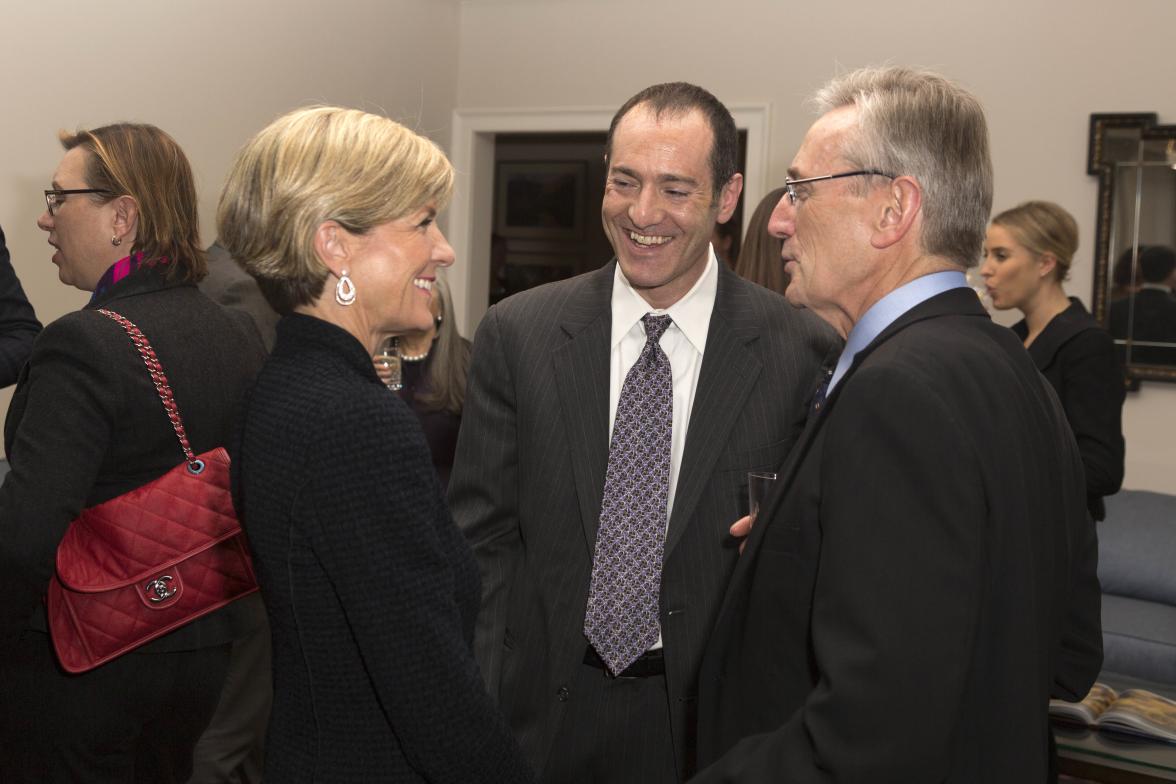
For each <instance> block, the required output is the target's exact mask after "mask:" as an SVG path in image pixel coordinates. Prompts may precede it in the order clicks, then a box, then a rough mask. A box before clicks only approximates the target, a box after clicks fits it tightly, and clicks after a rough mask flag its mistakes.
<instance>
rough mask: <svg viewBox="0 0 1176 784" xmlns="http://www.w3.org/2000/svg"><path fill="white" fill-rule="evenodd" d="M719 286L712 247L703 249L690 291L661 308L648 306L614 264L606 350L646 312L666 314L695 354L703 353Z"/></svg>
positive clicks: (618, 266) (717, 264)
mask: <svg viewBox="0 0 1176 784" xmlns="http://www.w3.org/2000/svg"><path fill="white" fill-rule="evenodd" d="M718 288H719V263H718V259H717V258H716V257H715V251H714V248H713V247H709V246H708V248H707V260H706V269H704V270H703V271H702V275H701V276H700V277H699V278H698V280H697V281H695V283H694V285H693V286H692V287H691V288H690V291H688V292H686V294H685V296H683V297H682V298H681V299H679V300H678V301H677V302H675V303H674V304H673V305H670V307H668V308H666V309H665V310H657V309H655V308H651V307H650V306H649V303H648V302H646V301H645V300H644V299H642V297H641V295H640V294H638V293H637V291H636V289H634V288H633V286H632V284H630V283H629V281H628V279H627V278H625V274H624V273H623V272H621V265H620V264H619V263H618V264H617V268H616V272H615V274H614V278H613V290H612V340H611V341H610V342H609V348H610V350H611V349H612V348H615V347H616V345H617V344H618V343H620V342H621V339H622V338H624V337H625V335H626V333H628V331H629V330H631V329H632V328H633V325H634V324H636V323H637V322H638V321H640V320H641V317H642V316H644V315H645V314H646V313H653V314H657V315H660V314H662V313H665V314H667V315H668V316H669V317H670V318H671V319H673V320H674V324H675V325H676V326H677V327H678V329H680V330H681V331H682V334H684V335H685V336H686V339H687V340H689V341H690V345H692V346H693V347H694V350H695V351H697V352H698V353H699V354H702V353H705V349H706V336H707V333H708V332H709V331H710V318H711V311H712V310H714V307H715V295H716V293H717V292H718Z"/></svg>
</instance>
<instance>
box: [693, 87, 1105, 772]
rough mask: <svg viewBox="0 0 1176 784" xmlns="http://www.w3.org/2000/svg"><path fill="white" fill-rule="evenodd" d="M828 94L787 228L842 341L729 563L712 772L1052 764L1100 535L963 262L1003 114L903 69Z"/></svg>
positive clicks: (1039, 390)
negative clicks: (997, 119)
mask: <svg viewBox="0 0 1176 784" xmlns="http://www.w3.org/2000/svg"><path fill="white" fill-rule="evenodd" d="M817 104H818V106H820V107H821V109H822V110H823V114H822V116H821V117H820V119H818V120H817V122H816V123H815V124H814V125H813V126H812V128H811V129H810V130H809V132H808V134H807V135H806V136H805V139H804V142H803V143H802V145H801V147H800V150H799V151H798V152H797V154H796V157H795V158H794V159H793V162H792V166H791V168H790V169H789V172H788V176H789V179H788V180H787V181H786V186H787V188H788V192H787V194H786V196H785V198H784V199H783V200H781V202H780V205H779V206H778V207H777V208H776V211H775V213H774V214H773V216H772V220H771V223H770V224H769V226H770V230H771V232H772V233H773V234H774V235H775V236H777V237H780V238H782V239H783V240H784V246H783V251H782V255H783V257H784V259H785V261H786V262H787V265H786V266H787V270H788V272H789V273H790V274H791V276H792V282H791V284H790V285H789V288H788V298H789V300H790V301H793V302H795V303H797V304H800V305H804V306H806V307H808V308H809V309H810V310H812V311H813V312H815V313H817V314H819V315H820V316H821V317H822V318H824V319H825V320H827V321H828V322H830V323H831V324H833V325H834V326H835V327H836V328H837V329H838V331H839V332H841V333H842V334H844V335H846V336H847V340H846V347H845V350H844V351H843V353H842V354H841V357H840V359H839V360H838V362H837V365H836V368H835V370H834V373H833V375H832V377H831V379H830V383H829V386H828V389H827V395H826V398H825V401H824V405H823V406H822V407H821V410H820V412H819V413H818V414H817V415H815V416H814V417H813V418H812V419H811V420H810V422H809V424H808V426H807V427H806V429H805V432H804V434H803V435H802V436H801V439H800V441H799V443H798V444H797V446H796V449H795V450H794V451H793V453H792V456H791V458H790V459H789V460H788V462H787V463H786V464H785V465H784V467H783V469H782V470H781V476H780V478H779V479H778V480H777V487H776V492H775V495H774V497H773V498H770V499H768V501H767V502H766V503H765V505H764V507H763V509H762V510H761V513H760V517H759V520H758V521H757V522H756V525H755V527H754V529H753V530H752V532H751V535H750V537H749V539H748V542H747V547H746V550H745V552H744V554H743V555H742V557H741V559H740V562H739V564H738V566H737V567H736V570H735V573H734V575H733V576H732V578H731V582H730V587H729V588H728V593H727V596H726V597H725V599H724V602H723V605H722V609H721V611H720V615H719V618H718V621H717V623H716V625H715V628H714V631H713V634H712V637H711V643H710V646H709V647H708V649H707V652H706V656H705V659H704V661H703V665H702V673H701V677H700V704H699V719H700V725H699V754H700V764H702V765H707V764H710V767H708V768H706V769H705V770H703V771H702V773H700V774H699V776H698V778H697V779H696V781H698V782H707V783H708V784H709V783H710V782H735V781H738V782H764V783H765V784H766V783H767V782H773V783H775V782H866V781H869V782H903V784H914V783H915V782H936V783H937V784H938V783H941V782H948V783H949V784H960V783H961V782H976V783H977V784H980V783H981V782H984V783H989V782H1002V784H1009V783H1011V782H1026V783H1027V784H1028V783H1030V782H1031V783H1032V784H1038V782H1041V781H1044V780H1045V779H1046V768H1047V748H1048V732H1049V721H1048V717H1047V711H1046V709H1047V700H1048V698H1049V697H1050V696H1051V695H1054V696H1064V697H1066V698H1068V699H1077V698H1081V697H1082V696H1084V695H1085V693H1086V690H1087V689H1088V687H1089V686H1090V684H1091V682H1092V681H1093V680H1094V676H1095V675H1096V674H1097V673H1098V669H1099V664H1100V662H1101V639H1100V633H1099V588H1098V580H1097V577H1096V575H1095V571H1094V564H1095V560H1096V545H1095V540H1094V529H1093V524H1092V523H1091V522H1090V521H1089V519H1088V518H1087V515H1086V504H1085V493H1084V489H1083V488H1084V485H1083V476H1082V466H1081V463H1080V461H1079V458H1078V453H1077V448H1076V446H1075V444H1074V439H1073V436H1072V435H1071V434H1070V429H1069V427H1068V426H1067V424H1066V419H1065V416H1064V414H1063V413H1062V411H1061V408H1060V405H1059V404H1058V402H1057V398H1056V397H1055V396H1054V395H1053V393H1052V391H1051V390H1050V388H1049V386H1048V384H1047V383H1046V381H1045V379H1044V378H1043V377H1042V376H1041V375H1040V374H1039V373H1038V372H1037V369H1036V368H1035V366H1034V365H1033V362H1032V361H1031V360H1030V358H1029V355H1028V354H1027V353H1026V352H1025V349H1024V348H1023V347H1022V346H1021V344H1020V341H1019V339H1018V338H1017V337H1016V336H1014V335H1013V334H1012V333H1011V332H1010V331H1009V330H1007V329H1005V328H1004V327H1001V326H998V325H995V324H993V323H992V321H991V320H990V319H989V318H988V315H987V313H985V311H984V309H983V308H982V307H981V306H980V302H979V300H978V299H977V297H976V295H975V294H974V293H973V292H972V291H971V290H970V289H969V288H968V287H967V285H966V283H965V280H964V269H965V268H966V267H969V266H972V265H974V264H976V262H977V261H978V258H979V252H980V247H981V243H982V241H983V238H984V231H985V224H986V223H987V220H988V212H989V209H990V207H991V204H992V166H991V163H990V160H989V154H988V131H987V127H986V124H985V120H984V114H983V111H982V110H981V107H980V104H979V102H978V101H977V100H976V99H975V98H974V97H973V96H971V95H970V94H968V93H967V92H965V91H963V90H962V89H960V88H959V87H957V86H955V85H953V84H951V83H950V82H948V81H946V80H945V79H943V78H942V77H939V76H936V75H934V74H930V73H927V72H920V71H911V70H907V69H901V68H887V69H865V70H862V71H856V72H853V73H850V74H847V75H845V76H843V77H841V78H839V79H837V80H834V81H833V82H832V83H831V84H830V85H828V86H827V87H825V88H824V89H823V90H822V91H821V92H820V93H818V95H817Z"/></svg>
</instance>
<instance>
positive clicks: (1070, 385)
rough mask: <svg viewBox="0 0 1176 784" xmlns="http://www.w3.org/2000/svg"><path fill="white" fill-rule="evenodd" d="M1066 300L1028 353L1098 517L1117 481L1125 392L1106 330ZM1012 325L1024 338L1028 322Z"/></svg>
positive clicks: (1119, 480) (1089, 504) (1120, 467)
mask: <svg viewBox="0 0 1176 784" xmlns="http://www.w3.org/2000/svg"><path fill="white" fill-rule="evenodd" d="M1070 301H1071V305H1070V307H1068V308H1066V310H1064V311H1062V312H1061V313H1059V314H1058V315H1057V316H1054V318H1053V319H1052V320H1051V321H1050V322H1049V324H1047V325H1046V326H1045V329H1043V330H1042V331H1041V334H1040V335H1038V336H1037V339H1036V340H1034V341H1033V344H1032V345H1031V346H1029V356H1031V357H1032V358H1033V363H1034V364H1035V365H1037V369H1038V370H1040V371H1041V373H1042V375H1044V376H1045V377H1046V379H1048V381H1049V383H1050V385H1052V386H1053V388H1054V391H1055V392H1057V393H1058V399H1059V400H1061V401H1062V409H1063V410H1064V411H1065V412H1066V421H1068V422H1069V423H1070V429H1072V430H1073V431H1074V438H1075V440H1077V442H1078V452H1079V454H1080V455H1081V456H1082V467H1083V469H1084V471H1085V474H1086V506H1087V508H1088V509H1089V510H1090V514H1091V516H1092V517H1094V519H1095V520H1102V519H1103V518H1104V517H1106V507H1105V506H1104V505H1103V496H1108V495H1114V494H1115V493H1117V492H1119V487H1120V486H1121V485H1122V484H1123V456H1124V450H1125V446H1124V442H1123V399H1124V398H1125V397H1126V394H1127V392H1126V387H1124V385H1123V369H1122V367H1121V366H1120V365H1119V360H1118V358H1117V357H1116V356H1115V344H1114V341H1113V340H1111V336H1110V335H1108V334H1107V332H1106V330H1104V329H1103V328H1102V327H1101V326H1099V323H1098V322H1097V321H1095V320H1094V319H1093V318H1091V316H1090V314H1089V313H1087V312H1086V308H1084V307H1082V303H1081V302H1079V301H1078V300H1076V299H1073V298H1071V300H1070ZM1013 331H1014V332H1015V333H1017V337H1019V338H1021V340H1022V341H1024V340H1025V336H1026V335H1028V334H1029V327H1028V325H1027V324H1026V323H1025V322H1024V321H1020V322H1018V323H1017V324H1015V325H1013Z"/></svg>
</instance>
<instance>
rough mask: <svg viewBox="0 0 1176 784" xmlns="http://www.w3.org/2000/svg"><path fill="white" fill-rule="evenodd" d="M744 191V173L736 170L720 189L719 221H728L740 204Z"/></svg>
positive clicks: (717, 220)
mask: <svg viewBox="0 0 1176 784" xmlns="http://www.w3.org/2000/svg"><path fill="white" fill-rule="evenodd" d="M742 192H743V175H742V174H739V173H738V172H736V173H735V174H732V175H731V179H729V180H727V182H726V184H725V185H723V187H722V189H721V190H719V213H718V215H717V216H715V220H716V222H718V223H726V222H727V221H729V220H730V219H731V216H732V215H733V214H734V213H735V207H736V205H738V204H739V194H740V193H742Z"/></svg>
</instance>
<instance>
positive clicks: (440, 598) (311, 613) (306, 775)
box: [234, 315, 531, 784]
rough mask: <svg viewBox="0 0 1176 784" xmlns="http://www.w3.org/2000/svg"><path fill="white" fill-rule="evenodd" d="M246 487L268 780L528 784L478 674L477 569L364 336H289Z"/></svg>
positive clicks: (272, 370) (327, 331)
mask: <svg viewBox="0 0 1176 784" xmlns="http://www.w3.org/2000/svg"><path fill="white" fill-rule="evenodd" d="M234 477H235V478H236V480H237V488H238V496H237V502H238V509H239V510H240V511H241V515H242V518H243V521H244V525H245V530H246V532H247V533H248V535H249V542H250V545H251V547H252V548H253V552H254V558H255V564H256V566H257V569H258V581H259V582H260V584H261V590H262V593H263V594H264V596H265V601H266V608H267V609H268V611H269V617H270V628H271V629H272V630H273V669H274V706H273V713H272V715H271V719H270V727H269V733H268V735H267V738H266V760H265V776H264V778H265V780H266V781H274V782H302V781H330V782H344V781H355V782H377V781H380V782H393V781H395V782H410V781H411V782H418V781H429V782H437V783H440V782H453V783H454V784H474V783H475V782H493V783H494V784H510V782H526V781H530V780H531V774H530V771H529V770H528V769H527V766H526V763H525V761H524V760H523V756H522V754H521V752H520V751H519V750H518V747H517V746H516V745H515V743H514V740H513V739H512V738H511V736H510V730H509V728H508V727H507V725H506V722H505V721H504V720H503V718H502V716H501V714H500V713H499V712H498V710H497V709H496V708H495V707H494V704H493V703H492V701H491V700H490V698H489V696H488V695H487V694H486V690H485V687H484V686H483V684H482V680H481V678H480V677H479V673H478V666H477V664H476V663H475V662H474V657H473V651H472V649H471V646H472V641H473V632H474V619H475V616H476V614H477V607H478V597H479V583H478V571H477V566H476V564H475V563H474V560H473V557H472V555H471V554H470V551H469V547H468V546H467V545H466V543H465V541H464V540H463V539H462V536H461V533H460V532H459V531H458V530H457V528H456V527H455V526H454V525H453V521H452V519H451V518H450V516H449V513H448V511H447V510H446V508H445V503H444V499H443V497H442V493H441V487H440V485H439V484H438V482H437V477H436V475H435V474H434V472H433V468H432V465H431V464H430V460H429V451H428V446H427V445H426V444H425V439H424V436H423V434H422V433H421V429H420V425H419V424H418V422H417V418H416V415H414V414H413V413H412V411H411V410H409V408H408V406H406V405H405V404H404V402H403V401H401V400H400V399H399V398H398V397H397V396H396V395H395V394H394V393H392V392H389V391H388V390H387V389H386V388H385V387H384V385H383V384H382V383H381V382H380V380H379V378H377V376H376V372H375V368H373V367H372V359H371V357H370V356H369V354H368V351H367V350H366V349H365V348H364V346H363V345H361V344H360V342H359V341H358V340H356V339H355V338H354V337H352V336H351V335H350V334H349V333H347V332H345V331H344V330H343V329H341V328H339V327H337V326H335V325H333V324H329V323H327V322H326V321H321V320H319V319H316V318H313V317H311V316H305V315H291V316H287V317H285V318H283V319H282V320H281V321H279V322H278V339H277V343H276V345H275V347H274V351H273V354H272V355H271V356H270V359H269V360H268V361H267V362H266V364H265V366H264V367H263V368H262V371H261V373H260V374H259V375H258V379H257V385H256V386H255V387H254V389H253V390H252V392H251V393H250V396H249V409H248V413H247V414H246V417H245V420H244V427H243V436H242V443H241V448H240V459H239V460H238V461H237V462H236V463H234Z"/></svg>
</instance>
